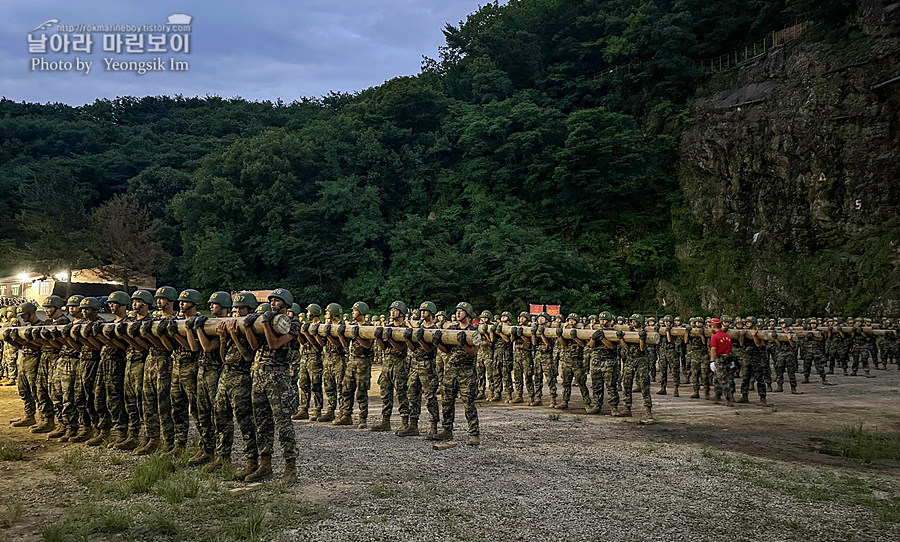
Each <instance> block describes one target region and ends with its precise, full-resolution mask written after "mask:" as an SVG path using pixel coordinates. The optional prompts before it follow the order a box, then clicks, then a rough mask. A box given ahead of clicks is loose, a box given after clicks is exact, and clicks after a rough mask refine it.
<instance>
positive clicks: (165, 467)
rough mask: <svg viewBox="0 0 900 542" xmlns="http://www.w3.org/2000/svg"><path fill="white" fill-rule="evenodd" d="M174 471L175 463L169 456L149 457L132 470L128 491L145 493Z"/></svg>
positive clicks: (157, 455)
mask: <svg viewBox="0 0 900 542" xmlns="http://www.w3.org/2000/svg"><path fill="white" fill-rule="evenodd" d="M174 471H175V463H174V461H173V459H172V457H171V456H169V455H159V454H155V455H151V456H149V457H147V459H146V460H145V461H144V462H142V463H139V464H138V465H137V466H136V467H135V469H134V476H133V477H132V479H131V484H130V489H131V492H132V493H147V492H148V491H150V488H152V487H153V485H154V484H156V483H157V482H159V481H160V480H164V479H166V478H167V477H168V476H169V475H170V474H172V472H174Z"/></svg>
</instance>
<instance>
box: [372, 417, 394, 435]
mask: <svg viewBox="0 0 900 542" xmlns="http://www.w3.org/2000/svg"><path fill="white" fill-rule="evenodd" d="M390 430H391V417H390V416H382V417H381V423H379V424H378V425H376V426H374V427H372V431H378V432H381V431H390Z"/></svg>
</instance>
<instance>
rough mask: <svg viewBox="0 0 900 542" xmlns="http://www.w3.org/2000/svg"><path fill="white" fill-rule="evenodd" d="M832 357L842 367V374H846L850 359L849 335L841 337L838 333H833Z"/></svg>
mask: <svg viewBox="0 0 900 542" xmlns="http://www.w3.org/2000/svg"><path fill="white" fill-rule="evenodd" d="M833 337H834V340H835V341H834V359H835V362H836V363H837V364H838V365H839V366H840V367H841V369H843V371H844V374H845V375H846V374H847V369H848V368H849V365H850V364H849V361H850V343H851V340H850V338H849V337H842V336H841V335H840V334H839V333H834V335H833Z"/></svg>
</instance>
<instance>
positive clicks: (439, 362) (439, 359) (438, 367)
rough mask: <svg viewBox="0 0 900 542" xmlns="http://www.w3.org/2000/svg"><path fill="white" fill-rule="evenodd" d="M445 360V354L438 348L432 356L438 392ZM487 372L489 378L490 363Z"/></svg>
mask: <svg viewBox="0 0 900 542" xmlns="http://www.w3.org/2000/svg"><path fill="white" fill-rule="evenodd" d="M446 362H447V354H445V353H443V352H441V351H440V350H438V353H437V354H436V355H435V356H434V372H435V373H437V378H438V393H440V385H441V380H443V379H444V365H446ZM487 374H488V378H490V375H491V366H490V365H488V366H487Z"/></svg>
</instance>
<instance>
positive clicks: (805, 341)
mask: <svg viewBox="0 0 900 542" xmlns="http://www.w3.org/2000/svg"><path fill="white" fill-rule="evenodd" d="M800 354H801V355H802V356H803V376H804V377H806V380H809V375H810V373H811V372H812V366H813V364H815V366H816V372H817V373H819V377H820V378H821V379H822V380H825V340H824V338H819V339H817V338H815V337H813V336H812V335H809V336H807V337H804V338H802V339H800Z"/></svg>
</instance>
